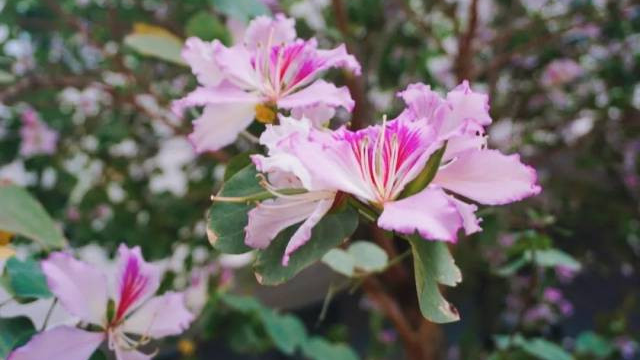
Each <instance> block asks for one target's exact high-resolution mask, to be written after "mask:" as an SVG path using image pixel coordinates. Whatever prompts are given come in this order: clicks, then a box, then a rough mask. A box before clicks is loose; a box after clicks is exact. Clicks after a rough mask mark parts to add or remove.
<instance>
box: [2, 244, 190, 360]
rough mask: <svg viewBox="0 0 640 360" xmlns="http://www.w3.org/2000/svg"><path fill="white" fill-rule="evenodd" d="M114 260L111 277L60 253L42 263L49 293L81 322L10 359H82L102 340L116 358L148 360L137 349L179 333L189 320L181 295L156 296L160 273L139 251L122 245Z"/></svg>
mask: <svg viewBox="0 0 640 360" xmlns="http://www.w3.org/2000/svg"><path fill="white" fill-rule="evenodd" d="M118 256H119V259H118V265H117V267H116V271H115V274H106V273H105V272H103V271H101V270H99V269H97V268H95V267H93V266H92V265H90V264H87V263H85V262H82V261H79V260H76V259H74V258H73V257H71V256H70V255H68V254H66V253H61V252H60V253H54V254H52V255H51V256H50V257H49V258H48V259H46V260H44V261H43V262H42V270H43V272H44V275H45V276H46V278H47V283H48V286H49V289H50V290H51V292H52V293H53V294H54V295H55V296H56V297H57V298H58V300H59V301H60V303H61V305H62V306H63V307H64V308H65V310H67V311H68V312H69V313H70V314H72V315H74V316H77V317H78V318H79V319H80V323H79V325H78V327H71V326H58V327H55V328H53V329H50V330H47V331H44V332H42V333H40V334H37V335H35V336H34V337H33V338H32V339H31V340H30V341H29V342H28V343H27V344H26V345H24V346H22V347H20V348H18V349H16V350H15V351H13V352H12V353H11V354H10V355H9V358H8V359H10V360H38V359H51V360H86V359H89V358H90V357H91V355H92V354H93V352H94V351H95V350H96V349H97V348H98V346H100V344H101V343H102V342H103V341H105V340H107V341H108V344H109V349H111V350H113V351H114V352H115V354H116V358H117V359H118V360H144V359H151V358H152V355H147V354H144V353H142V352H140V351H138V350H137V349H138V347H140V346H142V345H145V344H147V343H148V342H149V340H150V339H158V338H162V337H165V336H170V335H178V334H180V333H182V332H183V331H184V330H185V329H186V328H187V327H188V326H189V324H190V323H191V321H192V320H193V315H192V314H191V313H190V312H189V311H188V310H187V309H186V307H185V304H184V294H183V293H176V292H167V293H165V294H163V295H160V296H154V294H155V293H156V291H157V290H158V287H159V286H160V277H161V273H162V272H161V270H160V269H159V268H158V267H156V266H154V265H152V264H149V263H147V262H145V261H144V259H143V258H142V254H141V252H140V248H138V247H136V248H133V249H129V248H127V247H126V246H124V245H121V246H120V248H119V249H118ZM110 285H113V286H112V288H111V290H112V291H111V294H109V289H110V288H109V286H110ZM133 336H135V338H134V337H133Z"/></svg>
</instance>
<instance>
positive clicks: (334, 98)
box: [278, 80, 355, 111]
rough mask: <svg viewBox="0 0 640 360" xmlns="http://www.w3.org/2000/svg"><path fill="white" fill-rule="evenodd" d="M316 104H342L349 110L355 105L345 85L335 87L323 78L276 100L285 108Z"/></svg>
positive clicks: (279, 105)
mask: <svg viewBox="0 0 640 360" xmlns="http://www.w3.org/2000/svg"><path fill="white" fill-rule="evenodd" d="M318 104H325V105H327V106H331V107H339V106H342V107H344V108H345V109H347V110H349V111H351V110H353V107H354V106H355V102H354V101H353V99H352V98H351V94H350V93H349V89H347V88H346V87H345V86H343V87H336V86H335V85H333V84H331V83H328V82H326V81H324V80H317V81H315V82H314V83H312V84H311V85H309V86H307V87H306V88H304V89H302V90H300V91H296V92H294V93H292V94H290V95H287V96H285V97H283V98H281V99H280V100H278V107H281V108H285V109H293V108H300V107H308V106H315V105H318Z"/></svg>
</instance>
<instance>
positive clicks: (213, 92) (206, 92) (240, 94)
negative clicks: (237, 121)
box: [171, 82, 260, 116]
mask: <svg viewBox="0 0 640 360" xmlns="http://www.w3.org/2000/svg"><path fill="white" fill-rule="evenodd" d="M259 102H260V98H259V97H258V96H256V95H254V94H252V93H248V92H246V91H244V90H242V89H240V88H238V87H237V86H234V85H233V84H229V83H227V82H223V83H222V84H220V85H219V86H216V87H199V88H196V89H195V90H194V91H192V92H190V93H189V94H188V95H187V96H185V97H183V98H182V99H179V100H176V101H174V102H173V103H172V104H171V111H173V113H175V114H176V115H178V116H182V113H183V112H184V110H185V109H186V108H190V107H194V106H203V105H215V104H237V103H253V104H256V103H259Z"/></svg>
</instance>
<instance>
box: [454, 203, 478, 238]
mask: <svg viewBox="0 0 640 360" xmlns="http://www.w3.org/2000/svg"><path fill="white" fill-rule="evenodd" d="M449 199H450V200H451V201H452V202H453V203H454V204H455V206H456V208H457V209H458V213H460V216H461V217H462V226H463V227H464V232H465V234H467V235H471V234H473V233H476V232H478V231H481V230H482V228H481V227H480V219H478V218H477V217H476V214H475V212H476V210H478V207H477V206H475V205H473V204H467V203H466V202H464V201H460V200H458V199H456V198H454V197H453V196H450V197H449Z"/></svg>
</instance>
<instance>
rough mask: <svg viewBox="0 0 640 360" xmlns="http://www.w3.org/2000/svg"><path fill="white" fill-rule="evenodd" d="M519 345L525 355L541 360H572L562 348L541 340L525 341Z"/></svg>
mask: <svg viewBox="0 0 640 360" xmlns="http://www.w3.org/2000/svg"><path fill="white" fill-rule="evenodd" d="M519 345H520V348H521V349H522V350H524V351H525V352H526V353H528V354H529V355H531V356H535V357H536V358H538V359H541V360H573V356H571V354H569V353H568V352H567V351H566V350H564V349H563V348H562V347H560V346H558V345H557V344H554V343H552V342H550V341H547V340H545V339H542V338H535V339H527V340H524V341H523V342H521V343H520V344H519Z"/></svg>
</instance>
